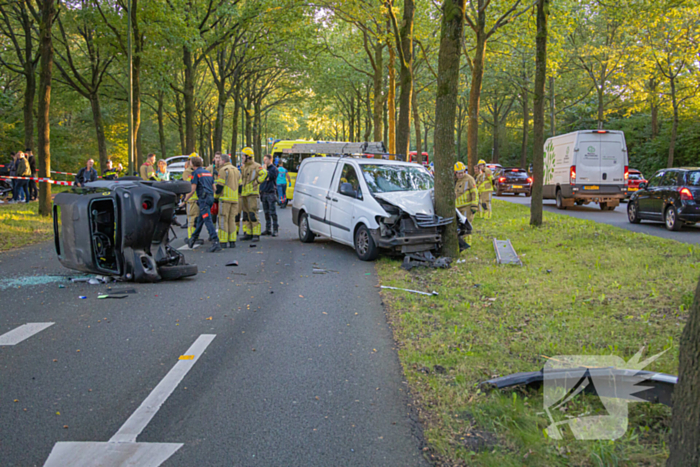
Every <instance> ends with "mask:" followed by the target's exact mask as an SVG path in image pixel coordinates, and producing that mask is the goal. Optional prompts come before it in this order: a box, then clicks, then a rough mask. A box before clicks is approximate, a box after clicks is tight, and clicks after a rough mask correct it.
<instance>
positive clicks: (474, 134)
mask: <svg viewBox="0 0 700 467" xmlns="http://www.w3.org/2000/svg"><path fill="white" fill-rule="evenodd" d="M477 21H478V24H477V28H478V29H479V32H477V34H476V50H475V52H474V60H473V61H472V83H471V89H470V90H469V110H468V112H469V116H468V118H469V120H468V121H469V125H468V126H467V166H468V167H469V170H470V171H471V170H473V168H474V166H475V165H476V161H477V160H478V159H479V157H478V155H477V150H478V145H479V105H480V101H481V83H482V81H483V78H484V56H485V55H486V33H485V32H484V28H485V24H486V13H485V12H481V13H479V16H478V19H477ZM435 125H436V126H437V122H436V123H435Z"/></svg>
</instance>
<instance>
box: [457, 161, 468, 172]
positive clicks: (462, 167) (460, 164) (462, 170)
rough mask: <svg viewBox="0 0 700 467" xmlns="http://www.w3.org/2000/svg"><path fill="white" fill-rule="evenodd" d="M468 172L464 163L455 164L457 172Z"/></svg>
mask: <svg viewBox="0 0 700 467" xmlns="http://www.w3.org/2000/svg"><path fill="white" fill-rule="evenodd" d="M465 170H467V166H466V165H464V162H457V163H456V164H455V172H464V171H465Z"/></svg>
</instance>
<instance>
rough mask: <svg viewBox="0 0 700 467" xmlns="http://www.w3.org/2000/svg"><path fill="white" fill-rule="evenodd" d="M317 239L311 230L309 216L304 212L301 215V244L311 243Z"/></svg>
mask: <svg viewBox="0 0 700 467" xmlns="http://www.w3.org/2000/svg"><path fill="white" fill-rule="evenodd" d="M314 238H316V235H314V233H313V232H312V231H311V229H310V228H309V216H308V215H307V214H306V213H305V212H302V213H301V214H299V240H301V243H311V242H313V241H314Z"/></svg>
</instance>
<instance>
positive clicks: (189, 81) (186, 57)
mask: <svg viewBox="0 0 700 467" xmlns="http://www.w3.org/2000/svg"><path fill="white" fill-rule="evenodd" d="M182 61H183V64H184V65H185V84H184V91H185V93H184V94H185V96H184V97H185V152H186V154H191V153H193V152H194V151H195V134H194V126H195V121H194V118H195V116H194V113H195V103H194V80H195V76H194V72H195V70H194V63H193V60H192V52H191V51H190V50H189V49H188V48H187V46H186V45H185V46H183V47H182ZM202 149H204V148H200V151H201V150H202Z"/></svg>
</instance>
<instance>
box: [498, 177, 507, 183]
mask: <svg viewBox="0 0 700 467" xmlns="http://www.w3.org/2000/svg"><path fill="white" fill-rule="evenodd" d="M505 181H506V177H501V178H499V179H498V183H503V182H505Z"/></svg>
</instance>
